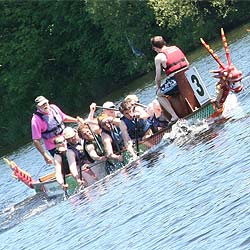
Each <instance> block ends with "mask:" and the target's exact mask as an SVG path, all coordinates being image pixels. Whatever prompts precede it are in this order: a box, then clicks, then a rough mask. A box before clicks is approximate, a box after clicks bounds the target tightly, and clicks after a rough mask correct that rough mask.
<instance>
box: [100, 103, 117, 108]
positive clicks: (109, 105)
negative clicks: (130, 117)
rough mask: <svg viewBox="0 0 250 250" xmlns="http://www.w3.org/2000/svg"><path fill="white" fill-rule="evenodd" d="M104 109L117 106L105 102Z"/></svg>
mask: <svg viewBox="0 0 250 250" xmlns="http://www.w3.org/2000/svg"><path fill="white" fill-rule="evenodd" d="M102 107H103V108H115V104H114V103H113V102H104V103H103V105H102Z"/></svg>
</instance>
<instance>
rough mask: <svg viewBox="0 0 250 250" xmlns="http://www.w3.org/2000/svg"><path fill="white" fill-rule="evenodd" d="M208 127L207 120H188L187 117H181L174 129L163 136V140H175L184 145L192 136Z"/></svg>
mask: <svg viewBox="0 0 250 250" xmlns="http://www.w3.org/2000/svg"><path fill="white" fill-rule="evenodd" d="M208 129H209V124H208V122H207V121H205V120H195V121H194V120H190V121H187V120H185V119H180V120H178V121H177V122H176V123H175V124H174V125H173V127H172V130H171V131H170V132H169V133H166V134H165V135H164V136H163V141H164V142H167V143H172V142H175V143H177V144H178V145H180V144H181V145H182V144H183V143H185V142H187V141H189V140H190V139H191V138H192V137H195V136H196V135H197V134H199V133H201V132H205V131H207V130H208Z"/></svg>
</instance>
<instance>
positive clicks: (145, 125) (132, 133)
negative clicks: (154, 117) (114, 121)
mask: <svg viewBox="0 0 250 250" xmlns="http://www.w3.org/2000/svg"><path fill="white" fill-rule="evenodd" d="M121 120H123V121H124V122H125V124H126V126H127V130H128V134H129V137H130V138H131V139H139V140H141V139H142V137H143V136H144V135H145V134H146V132H147V131H148V130H149V129H150V126H151V124H150V122H149V121H148V120H146V121H144V120H143V119H141V118H139V119H137V128H136V120H135V118H133V119H132V120H130V119H128V118H126V117H125V116H123V117H122V118H121ZM136 129H137V130H136ZM136 134H137V135H136ZM136 136H137V138H136Z"/></svg>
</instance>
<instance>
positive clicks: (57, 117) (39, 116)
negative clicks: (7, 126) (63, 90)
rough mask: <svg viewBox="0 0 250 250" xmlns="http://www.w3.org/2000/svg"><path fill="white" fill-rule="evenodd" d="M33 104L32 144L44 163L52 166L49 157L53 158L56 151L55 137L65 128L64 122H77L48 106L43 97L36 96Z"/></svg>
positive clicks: (53, 106)
mask: <svg viewBox="0 0 250 250" xmlns="http://www.w3.org/2000/svg"><path fill="white" fill-rule="evenodd" d="M35 103H36V108H37V110H36V112H35V113H34V114H33V117H32V119H31V131H32V139H33V143H34V145H35V147H36V148H37V150H38V151H39V152H40V153H41V155H42V156H43V157H44V160H45V161H46V163H47V164H52V163H53V158H52V157H51V156H54V153H55V150H56V146H55V143H54V139H55V137H56V136H58V135H60V134H62V132H63V129H64V127H65V126H64V122H78V120H77V119H76V118H74V117H71V116H69V115H66V114H65V113H63V112H62V111H61V110H60V108H59V107H57V106H56V105H54V104H49V101H48V99H47V98H45V97H44V96H38V97H37V98H36V99H35ZM41 140H43V142H44V145H45V148H46V149H47V150H48V151H49V153H50V155H49V154H48V153H47V152H46V150H45V149H44V148H43V146H42V143H41Z"/></svg>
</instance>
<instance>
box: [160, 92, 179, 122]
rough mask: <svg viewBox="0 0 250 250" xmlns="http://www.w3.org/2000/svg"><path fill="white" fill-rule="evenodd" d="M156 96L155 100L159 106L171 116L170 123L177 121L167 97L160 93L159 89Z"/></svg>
mask: <svg viewBox="0 0 250 250" xmlns="http://www.w3.org/2000/svg"><path fill="white" fill-rule="evenodd" d="M156 94H157V99H158V101H159V103H160V104H161V106H162V108H163V109H165V110H166V111H167V112H168V113H169V114H170V115H171V116H172V118H171V121H175V120H177V119H179V117H178V116H177V114H176V113H175V111H174V109H173V108H172V106H171V103H170V102H169V100H168V99H167V97H166V96H165V95H164V94H162V93H161V92H160V89H158V91H157V92H156Z"/></svg>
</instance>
